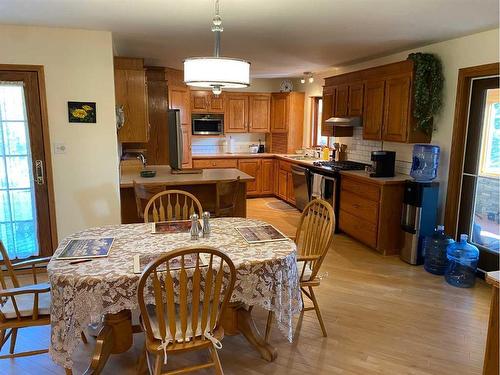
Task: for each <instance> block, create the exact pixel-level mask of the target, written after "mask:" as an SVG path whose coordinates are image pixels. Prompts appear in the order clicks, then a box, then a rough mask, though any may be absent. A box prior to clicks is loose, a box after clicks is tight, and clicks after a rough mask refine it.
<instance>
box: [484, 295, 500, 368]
mask: <svg viewBox="0 0 500 375" xmlns="http://www.w3.org/2000/svg"><path fill="white" fill-rule="evenodd" d="M498 293H499V291H498V288H496V287H494V286H493V287H492V288H491V304H490V319H489V323H488V336H487V338H486V351H485V353H484V364H483V375H497V374H498V371H499V360H498V340H499V338H498V331H499V327H498Z"/></svg>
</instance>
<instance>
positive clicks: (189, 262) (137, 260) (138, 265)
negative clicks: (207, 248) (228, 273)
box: [134, 253, 208, 273]
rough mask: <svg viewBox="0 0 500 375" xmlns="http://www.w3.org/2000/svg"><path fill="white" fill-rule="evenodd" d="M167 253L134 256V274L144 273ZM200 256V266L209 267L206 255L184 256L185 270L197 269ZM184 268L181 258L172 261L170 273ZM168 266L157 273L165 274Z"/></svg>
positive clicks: (164, 265)
mask: <svg viewBox="0 0 500 375" xmlns="http://www.w3.org/2000/svg"><path fill="white" fill-rule="evenodd" d="M164 254H167V253H163V254H162V253H159V254H144V255H142V254H136V255H134V273H142V271H144V269H145V268H146V266H147V265H148V264H149V263H150V262H152V261H153V260H155V259H158V258H159V257H160V256H161V255H164ZM197 255H199V257H200V260H199V266H200V267H204V266H206V265H208V262H207V259H206V257H205V256H206V254H187V255H184V268H194V267H196V256H197ZM181 266H182V259H181V257H180V256H178V257H176V258H173V259H170V261H169V268H170V271H174V270H178V269H180V268H181ZM166 270H167V267H166V264H165V263H163V264H162V265H161V266H160V267H158V268H157V271H160V272H163V271H166Z"/></svg>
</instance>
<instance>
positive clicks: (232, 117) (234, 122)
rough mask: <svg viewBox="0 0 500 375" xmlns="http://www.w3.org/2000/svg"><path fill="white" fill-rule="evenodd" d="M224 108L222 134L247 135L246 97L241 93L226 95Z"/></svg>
mask: <svg viewBox="0 0 500 375" xmlns="http://www.w3.org/2000/svg"><path fill="white" fill-rule="evenodd" d="M225 106H226V111H225V115H224V132H225V133H247V132H248V95H245V94H242V93H227V94H226V103H225Z"/></svg>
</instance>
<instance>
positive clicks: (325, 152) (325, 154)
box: [321, 146, 330, 160]
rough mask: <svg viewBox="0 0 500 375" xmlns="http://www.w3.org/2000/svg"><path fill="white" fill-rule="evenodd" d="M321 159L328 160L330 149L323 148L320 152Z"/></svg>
mask: <svg viewBox="0 0 500 375" xmlns="http://www.w3.org/2000/svg"><path fill="white" fill-rule="evenodd" d="M321 159H322V160H328V159H330V149H329V148H328V147H326V146H325V147H323V149H322V150H321Z"/></svg>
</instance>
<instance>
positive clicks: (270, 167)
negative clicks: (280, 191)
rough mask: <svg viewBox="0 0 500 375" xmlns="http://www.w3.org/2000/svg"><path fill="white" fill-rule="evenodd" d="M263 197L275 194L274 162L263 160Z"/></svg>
mask: <svg viewBox="0 0 500 375" xmlns="http://www.w3.org/2000/svg"><path fill="white" fill-rule="evenodd" d="M261 170H262V184H261V193H262V195H272V194H273V193H274V160H273V159H262V168H261Z"/></svg>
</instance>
